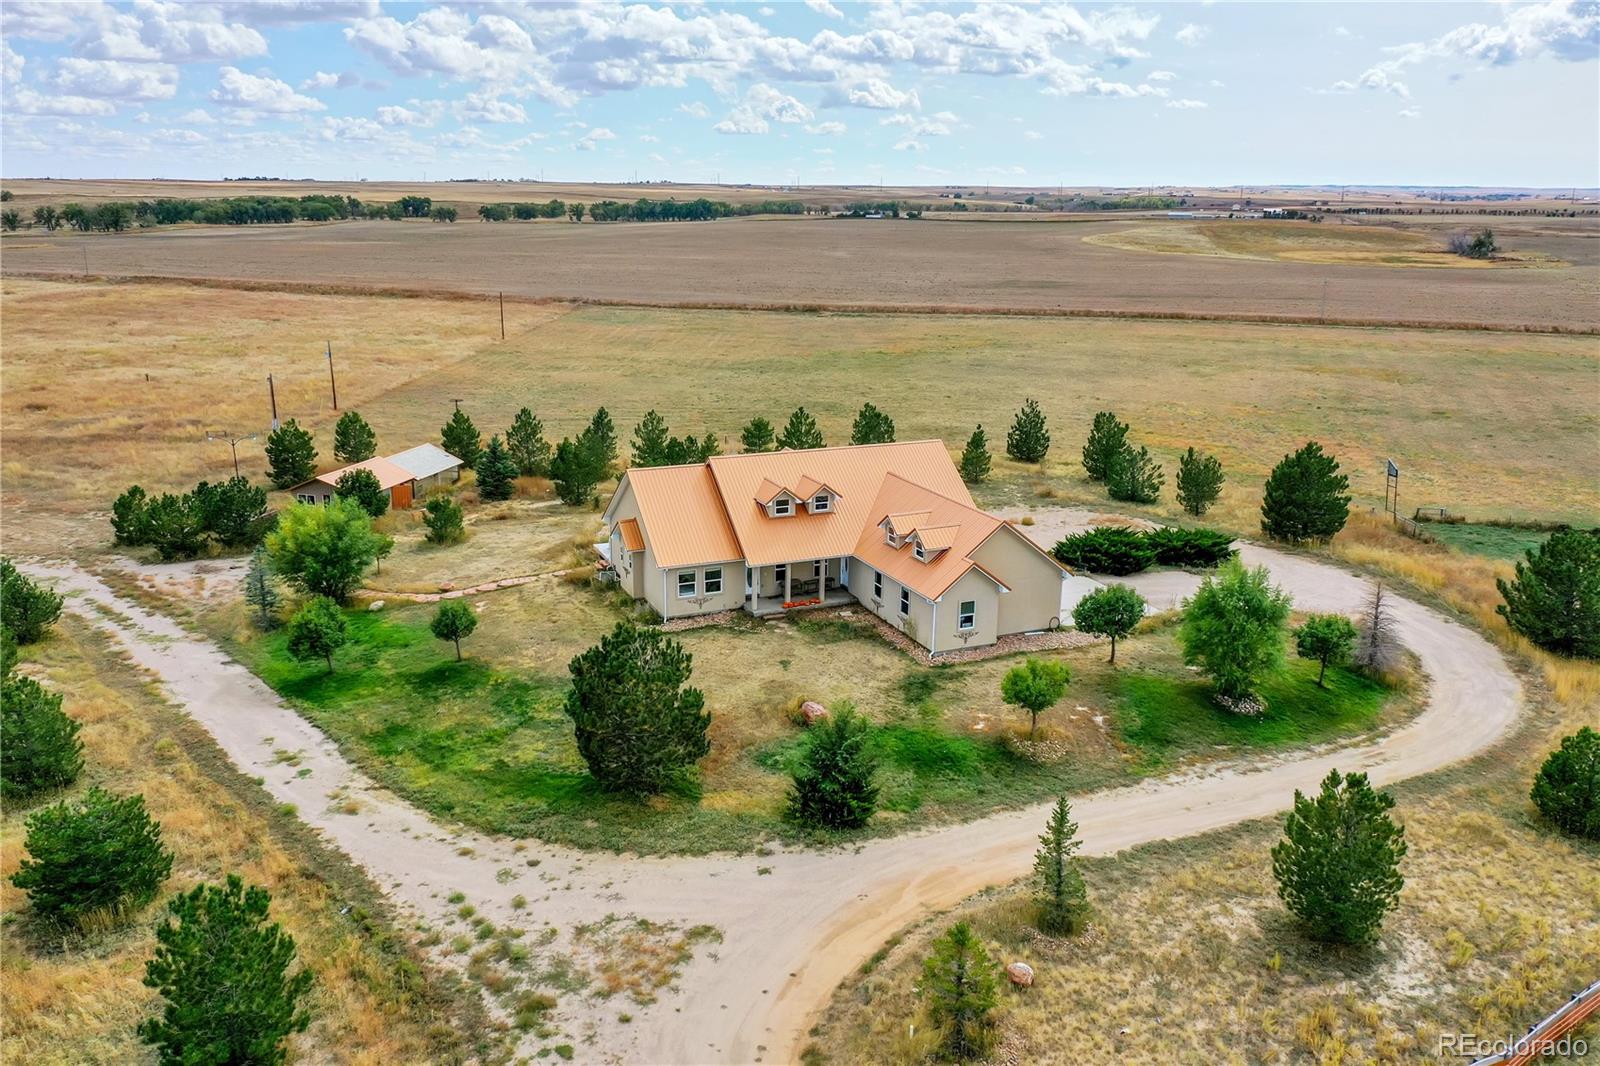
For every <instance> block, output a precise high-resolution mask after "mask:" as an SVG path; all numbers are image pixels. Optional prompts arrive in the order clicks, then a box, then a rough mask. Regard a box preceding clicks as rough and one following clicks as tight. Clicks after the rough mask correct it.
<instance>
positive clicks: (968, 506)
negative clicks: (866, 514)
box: [852, 473, 1005, 600]
mask: <svg viewBox="0 0 1600 1066" xmlns="http://www.w3.org/2000/svg"><path fill="white" fill-rule="evenodd" d="M962 496H963V499H959V500H958V499H952V498H950V497H949V496H944V495H940V494H939V493H938V492H935V491H932V490H931V489H928V488H925V487H923V486H921V485H916V484H912V483H911V482H910V481H907V480H906V479H905V478H903V477H901V476H899V475H898V474H894V473H891V474H889V475H888V476H887V477H885V478H884V480H883V487H882V488H881V489H879V490H878V495H877V498H876V499H874V500H873V502H872V508H871V512H870V513H871V518H872V519H875V520H876V521H873V522H872V524H871V525H868V526H867V527H866V528H865V529H864V530H862V531H861V535H860V537H859V538H858V540H857V541H856V545H855V547H854V549H853V550H852V551H853V554H854V555H855V556H856V557H858V558H859V559H860V560H861V561H862V562H864V563H866V564H867V565H868V566H870V567H873V568H874V569H877V570H881V571H883V572H884V573H885V574H888V575H889V576H890V577H892V578H894V580H896V581H898V582H900V583H901V584H902V585H906V586H908V587H910V588H911V589H912V590H913V591H915V592H917V593H919V594H920V595H922V596H925V597H926V598H928V599H930V600H936V599H938V598H939V597H940V596H943V595H944V594H945V591H946V590H947V589H949V588H950V586H951V585H954V584H955V583H956V582H957V581H958V580H959V579H960V578H961V575H962V574H965V573H966V572H967V571H968V570H971V569H972V568H973V566H975V565H976V564H975V563H973V561H972V559H971V558H969V556H970V555H971V553H972V552H974V551H976V550H977V548H978V545H980V544H982V543H983V542H984V541H986V540H988V539H989V536H990V534H992V533H993V532H994V531H995V530H997V529H999V528H1000V527H1001V526H1003V525H1004V524H1005V523H1003V522H1002V521H1000V519H998V518H996V517H994V516H993V515H991V514H986V513H984V512H983V511H980V510H978V509H977V508H976V507H974V506H972V502H971V501H972V497H971V496H970V495H967V493H966V491H965V487H964V486H963V490H962ZM914 514H926V515H927V518H926V519H925V520H924V522H923V523H922V524H921V525H920V526H918V531H919V532H918V535H919V536H922V535H923V534H924V531H925V532H926V533H927V534H929V535H931V536H932V537H933V538H934V539H936V540H938V541H948V550H946V551H943V552H941V553H940V554H938V555H936V556H932V557H931V558H929V559H928V561H927V562H922V561H920V560H919V559H917V557H916V556H915V555H913V554H912V551H911V546H910V545H909V544H906V545H902V546H901V547H899V548H892V547H890V546H889V545H888V543H886V542H885V541H884V539H883V532H882V530H880V529H879V528H878V523H881V522H882V521H883V519H884V518H887V517H890V516H896V517H903V516H909V515H914ZM899 529H900V526H899V524H898V523H896V525H895V530H896V531H897V532H898V531H899ZM924 546H925V547H929V548H931V547H933V545H932V544H930V543H928V542H926V541H925V542H924ZM984 573H985V574H986V575H987V574H988V571H984ZM989 576H990V577H992V576H993V575H989ZM1001 587H1002V588H1004V587H1005V586H1004V585H1003V584H1002V585H1001Z"/></svg>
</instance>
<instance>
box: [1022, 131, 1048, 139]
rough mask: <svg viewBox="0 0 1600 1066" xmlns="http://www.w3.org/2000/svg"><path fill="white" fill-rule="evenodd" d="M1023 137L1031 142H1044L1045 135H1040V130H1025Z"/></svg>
mask: <svg viewBox="0 0 1600 1066" xmlns="http://www.w3.org/2000/svg"><path fill="white" fill-rule="evenodd" d="M1022 135H1023V136H1024V137H1026V138H1027V139H1028V140H1030V141H1042V140H1044V134H1042V133H1040V132H1039V131H1038V130H1023V131H1022Z"/></svg>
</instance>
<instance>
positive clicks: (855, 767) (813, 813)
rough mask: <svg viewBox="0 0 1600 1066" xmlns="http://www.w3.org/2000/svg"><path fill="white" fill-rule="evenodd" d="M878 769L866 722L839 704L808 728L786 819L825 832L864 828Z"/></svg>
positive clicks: (873, 806) (873, 799)
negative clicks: (829, 713) (820, 828)
mask: <svg viewBox="0 0 1600 1066" xmlns="http://www.w3.org/2000/svg"><path fill="white" fill-rule="evenodd" d="M877 769H878V760H877V756H876V755H875V754H874V753H873V751H872V749H871V730H870V727H869V726H868V725H867V721H866V719H864V718H861V717H859V716H857V715H856V713H855V708H854V707H852V706H851V705H850V704H848V703H846V704H843V705H841V706H840V707H838V708H836V712H835V713H834V714H833V715H832V716H830V717H829V718H826V719H823V720H822V721H821V722H818V723H817V724H816V725H814V726H813V727H812V728H811V732H810V734H809V736H808V743H807V744H806V747H805V751H804V752H803V753H802V755H801V759H800V766H799V768H798V769H796V770H795V772H794V784H793V786H792V787H791V788H790V790H789V817H790V818H792V819H794V820H795V821H796V822H799V823H800V824H801V825H810V826H819V827H822V828H825V829H858V828H860V827H861V826H863V825H866V824H867V821H868V819H870V818H871V817H872V812H873V810H874V809H876V807H877V803H878V786H877V785H875V784H874V783H873V777H874V775H875V774H876V773H877Z"/></svg>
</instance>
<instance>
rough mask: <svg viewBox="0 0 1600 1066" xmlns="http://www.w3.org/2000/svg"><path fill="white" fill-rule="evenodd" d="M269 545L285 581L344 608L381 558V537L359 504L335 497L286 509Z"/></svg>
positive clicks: (268, 537) (270, 535)
mask: <svg viewBox="0 0 1600 1066" xmlns="http://www.w3.org/2000/svg"><path fill="white" fill-rule="evenodd" d="M266 544H267V552H268V554H269V555H270V556H271V558H272V566H273V569H274V570H276V571H277V572H278V573H279V574H281V575H282V576H283V578H284V579H285V580H287V581H289V582H291V583H293V584H294V585H296V586H298V587H299V588H301V589H303V590H304V591H305V592H308V593H310V594H311V595H313V596H328V597H331V598H332V599H333V600H335V601H337V602H339V603H343V602H344V601H346V600H348V599H349V598H350V593H352V592H354V591H355V589H356V587H357V586H359V585H360V584H361V576H362V575H363V574H365V573H366V572H367V567H369V566H371V565H372V563H373V561H374V560H375V559H377V557H378V549H379V547H380V546H381V544H382V538H381V537H380V536H379V534H377V533H376V532H374V531H373V529H372V516H371V515H369V514H367V512H366V511H364V510H362V509H361V505H360V504H358V503H356V502H355V501H353V500H346V499H342V498H338V497H335V498H334V499H333V500H331V501H329V502H328V503H326V504H314V503H297V504H295V505H294V506H292V507H289V508H287V509H285V510H284V511H283V513H282V514H281V515H280V516H279V518H278V528H276V529H274V530H273V531H272V532H271V533H269V534H268V535H267V540H266Z"/></svg>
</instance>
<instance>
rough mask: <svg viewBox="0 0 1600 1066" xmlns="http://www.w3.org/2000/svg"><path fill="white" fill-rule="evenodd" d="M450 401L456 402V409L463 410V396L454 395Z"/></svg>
mask: <svg viewBox="0 0 1600 1066" xmlns="http://www.w3.org/2000/svg"><path fill="white" fill-rule="evenodd" d="M450 402H451V403H453V404H455V405H456V410H457V411H459V410H461V397H459V396H452V397H451V398H450Z"/></svg>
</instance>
